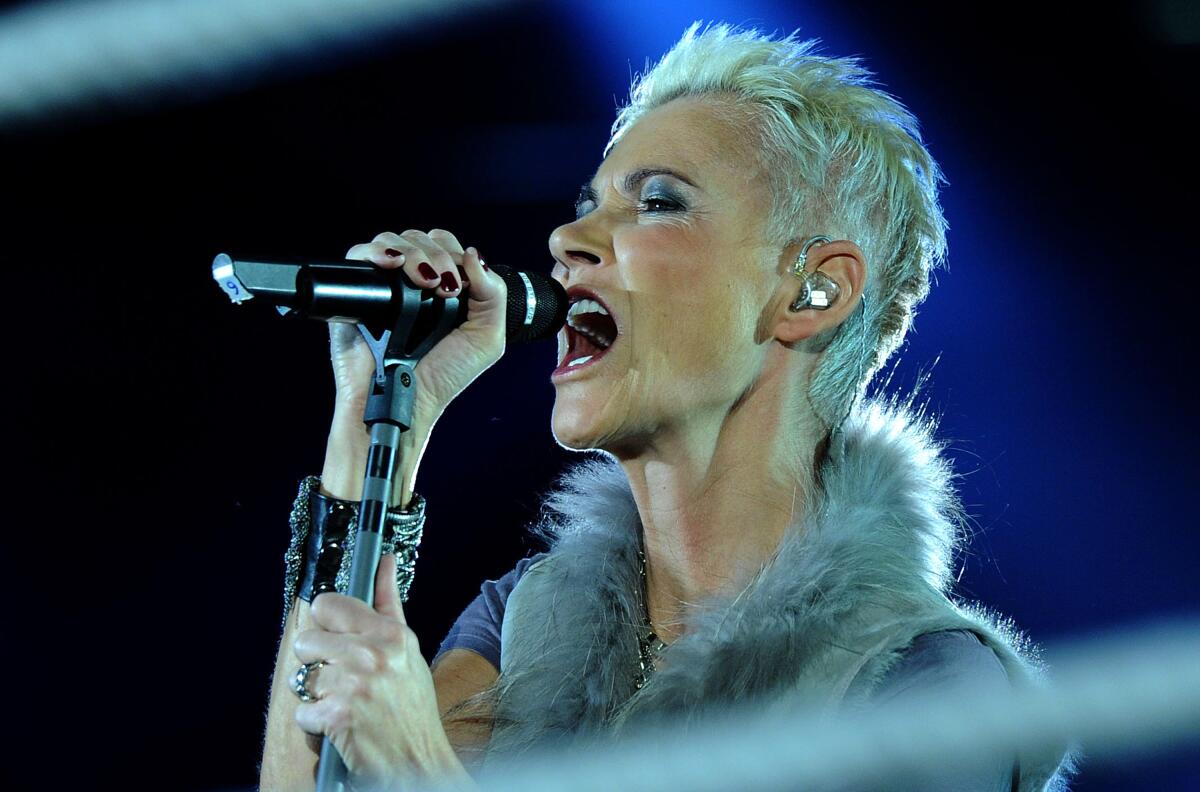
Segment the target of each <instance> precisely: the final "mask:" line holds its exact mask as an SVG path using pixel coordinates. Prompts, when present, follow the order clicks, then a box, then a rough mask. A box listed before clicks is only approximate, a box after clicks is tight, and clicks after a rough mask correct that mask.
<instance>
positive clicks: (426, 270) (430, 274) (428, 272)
mask: <svg viewBox="0 0 1200 792" xmlns="http://www.w3.org/2000/svg"><path fill="white" fill-rule="evenodd" d="M417 272H419V273H421V277H422V278H424V279H425V280H437V270H435V269H434V268H433V267H431V266H429V263H428V262H425V261H422V262H421V263H420V264H418V265H417Z"/></svg>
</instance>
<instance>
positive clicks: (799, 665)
mask: <svg viewBox="0 0 1200 792" xmlns="http://www.w3.org/2000/svg"><path fill="white" fill-rule="evenodd" d="M934 429H935V423H934V421H933V420H932V419H930V418H927V417H926V416H925V415H924V413H923V411H914V410H913V408H912V401H911V399H909V400H907V401H905V402H902V403H901V402H897V401H895V400H888V401H877V400H868V401H864V402H862V403H860V405H859V406H858V407H856V409H855V410H854V411H853V412H852V414H851V415H850V417H849V418H848V419H847V421H846V422H845V424H844V425H843V429H842V431H841V432H839V433H837V434H835V435H834V437H833V438H832V441H831V443H830V448H829V453H828V455H827V457H826V460H825V462H824V463H823V465H822V469H821V487H820V488H819V490H820V491H819V493H818V494H817V496H816V497H813V498H811V499H810V502H809V503H808V504H806V507H805V510H804V512H803V513H802V514H799V515H797V518H796V520H795V521H794V522H793V524H792V525H791V526H790V527H789V528H788V529H787V531H786V532H785V535H784V538H783V539H782V541H781V543H780V546H779V549H778V551H777V552H776V554H775V556H774V557H773V558H772V559H771V560H770V561H769V562H768V563H767V564H766V565H765V566H764V567H763V568H762V569H761V570H760V571H759V572H758V573H757V574H756V575H755V576H754V577H753V578H752V579H751V580H750V581H748V582H747V584H746V586H745V587H744V588H743V589H742V590H741V591H740V592H739V593H738V594H737V595H736V596H733V597H728V596H718V597H712V598H710V599H708V600H705V601H703V602H701V603H698V604H697V606H696V607H694V608H693V609H692V611H691V612H690V613H689V614H688V615H687V616H686V631H685V632H684V634H683V635H682V636H681V637H680V638H679V639H678V640H676V641H675V642H674V643H673V644H672V645H671V646H669V647H668V648H667V649H666V650H665V652H664V653H663V655H662V660H661V666H660V668H659V670H658V671H657V672H655V673H654V674H653V675H652V676H651V677H650V679H649V681H648V682H647V683H646V684H645V685H644V686H643V688H642V689H641V690H638V691H635V690H634V688H633V680H634V677H635V674H636V658H637V654H638V635H639V633H640V631H641V630H642V629H643V624H644V622H643V616H642V613H643V610H642V605H641V599H640V592H641V581H640V577H639V573H638V548H639V547H640V543H641V524H640V521H639V518H638V514H637V509H636V505H635V503H634V501H633V496H632V493H631V491H630V488H629V484H628V481H627V479H626V477H625V475H624V472H623V470H622V469H621V468H620V466H619V465H618V464H617V463H616V461H615V460H614V459H612V458H611V457H609V456H608V455H598V456H594V457H593V458H592V459H589V460H588V461H586V462H583V463H582V464H579V465H576V466H575V467H573V468H572V469H570V470H569V471H568V472H567V473H566V474H565V475H564V476H563V477H562V478H561V479H560V481H559V483H558V486H557V487H556V488H555V489H554V491H552V492H551V493H550V494H549V496H548V497H547V498H546V501H545V505H546V511H545V516H544V519H543V520H542V522H541V523H540V525H538V526H537V527H536V528H535V533H537V534H539V535H541V536H542V537H544V538H545V539H546V540H548V541H549V543H550V554H549V555H548V556H547V557H546V558H544V559H542V560H541V561H540V562H538V563H536V564H534V565H532V566H530V567H529V568H528V569H527V570H526V573H525V575H524V576H523V577H522V578H521V580H520V582H519V583H518V585H517V587H516V588H515V589H514V591H513V593H512V595H510V598H509V603H508V608H507V612H506V615H505V621H504V628H503V632H502V635H503V647H502V658H501V666H502V668H501V677H500V680H499V681H498V683H497V687H496V692H497V694H498V695H497V699H496V706H495V727H494V730H493V739H492V744H491V746H490V747H489V750H490V751H493V752H495V753H497V754H499V753H505V754H511V753H520V752H523V751H524V750H528V749H529V748H531V747H533V746H535V745H537V744H539V743H541V742H544V741H546V740H559V739H565V740H576V739H582V738H601V737H610V736H615V735H619V734H620V733H621V732H622V731H623V730H624V729H626V728H627V727H629V726H633V725H635V724H636V725H642V724H645V723H648V722H652V721H654V720H656V719H659V718H670V719H672V720H675V721H676V722H679V721H680V720H682V721H684V722H686V721H689V720H691V719H692V718H694V717H697V716H700V715H702V714H703V713H705V711H706V710H708V709H709V708H711V707H724V706H728V705H729V704H731V703H743V704H744V703H746V702H747V701H751V700H755V699H761V700H762V701H763V702H764V703H766V702H770V704H771V706H793V705H797V704H803V705H806V706H816V707H822V708H825V709H827V710H828V709H830V708H834V707H842V706H855V705H857V704H858V703H861V702H862V701H864V700H865V698H866V697H867V696H868V695H869V693H870V692H871V690H872V689H873V687H874V685H875V684H876V683H877V682H878V681H879V680H880V679H881V678H882V676H883V675H884V674H886V672H887V670H888V669H889V668H890V666H891V665H892V664H893V663H894V662H895V661H896V660H897V659H898V657H899V653H900V651H901V650H902V649H904V648H905V647H906V646H907V645H908V644H909V643H910V642H911V640H912V639H913V638H915V637H916V636H917V635H920V634H922V633H924V632H931V631H933V630H937V629H949V628H955V627H958V628H961V627H968V628H970V629H973V630H975V631H976V632H977V633H978V634H980V636H981V637H982V638H983V639H984V640H985V642H987V643H988V644H989V645H991V646H992V648H993V649H995V650H996V651H997V654H998V655H999V656H1000V658H1001V661H1002V662H1003V663H1004V664H1005V666H1006V668H1007V669H1008V670H1009V674H1010V677H1014V679H1015V680H1019V681H1024V680H1035V679H1036V678H1038V677H1039V676H1040V668H1039V666H1038V663H1037V660H1036V658H1035V656H1034V655H1033V654H1032V652H1031V645H1030V644H1029V643H1028V642H1026V641H1024V640H1023V639H1022V638H1021V636H1020V635H1019V634H1018V633H1016V632H1015V630H1014V629H1013V628H1012V625H1011V623H1010V622H1002V621H1000V620H998V619H996V618H994V617H992V616H991V615H990V614H988V612H986V611H984V610H982V609H979V608H970V607H966V606H962V605H959V604H956V603H954V602H953V601H952V600H951V599H950V598H949V587H950V584H951V580H952V576H951V563H952V560H953V555H954V552H955V550H956V549H957V547H958V546H959V543H960V540H961V537H962V531H961V525H962V511H961V508H960V505H959V501H958V499H957V497H956V494H955V492H954V488H953V480H954V474H953V472H952V470H951V466H950V463H949V461H948V460H947V459H945V458H944V457H942V456H941V454H940V451H941V446H940V445H939V444H938V443H936V442H935V441H934V439H933V433H934ZM1059 758H1061V755H1060V756H1059ZM1057 764H1058V762H1057V759H1055V760H1054V761H1053V762H1052V764H1049V765H1047V766H1046V768H1045V769H1044V771H1042V772H1040V775H1041V781H1042V782H1045V781H1046V780H1047V779H1048V778H1049V777H1050V775H1051V774H1052V771H1053V768H1054V767H1056V766H1057ZM1030 769H1031V770H1032V769H1033V768H1030ZM1027 778H1028V775H1027ZM1028 780H1029V781H1030V782H1031V785H1027V784H1025V783H1023V784H1022V790H1026V789H1028V790H1034V789H1039V790H1040V789H1042V788H1043V786H1042V783H1037V784H1036V785H1032V782H1035V781H1037V779H1036V778H1028Z"/></svg>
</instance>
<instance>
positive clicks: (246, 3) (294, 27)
mask: <svg viewBox="0 0 1200 792" xmlns="http://www.w3.org/2000/svg"><path fill="white" fill-rule="evenodd" d="M500 1H501V0H54V1H53V2H42V3H36V4H31V5H27V6H18V7H17V8H15V9H12V10H9V11H6V12H4V13H2V14H0V126H4V125H7V124H11V123H13V122H15V121H38V120H44V119H45V118H46V117H48V116H52V115H55V114H58V113H62V112H66V111H71V110H75V111H79V110H82V109H85V108H86V107H87V106H88V104H89V103H92V102H96V101H106V102H115V103H118V104H125V105H130V104H132V105H137V104H141V103H146V102H153V101H155V100H156V99H158V98H160V97H162V96H164V94H171V95H175V96H181V95H182V96H186V95H187V94H188V93H189V92H193V91H201V92H204V93H208V92H210V91H213V90H218V91H219V90H221V89H223V88H229V87H234V86H237V85H238V84H239V83H244V82H245V81H247V80H253V79H258V78H259V77H261V76H262V75H263V74H265V73H268V72H269V71H270V70H271V69H272V68H273V67H277V66H283V65H286V64H288V63H293V64H295V63H299V62H300V61H301V60H304V61H311V59H313V58H316V57H319V56H320V55H321V54H322V52H323V51H325V50H328V49H329V48H330V47H332V46H336V47H338V48H339V49H346V48H350V49H353V47H354V46H355V42H356V39H360V38H366V37H368V36H369V35H370V34H372V33H374V32H376V31H377V30H379V29H380V28H386V29H389V30H393V29H397V28H400V27H404V26H406V25H409V24H414V25H415V24H419V23H422V22H427V21H430V20H433V19H435V18H440V17H445V16H449V15H452V14H455V13H461V12H464V11H469V10H471V9H474V8H479V7H483V6H493V5H497V4H499V2H500Z"/></svg>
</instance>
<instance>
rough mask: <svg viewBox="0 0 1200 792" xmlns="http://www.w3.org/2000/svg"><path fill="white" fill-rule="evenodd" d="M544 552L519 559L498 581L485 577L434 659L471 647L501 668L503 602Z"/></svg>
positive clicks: (497, 668)
mask: <svg viewBox="0 0 1200 792" xmlns="http://www.w3.org/2000/svg"><path fill="white" fill-rule="evenodd" d="M545 555H546V553H538V554H537V555H534V556H530V557H528V558H522V559H521V560H520V561H518V562H517V565H516V567H515V568H514V569H513V570H512V571H511V572H508V573H506V574H505V575H504V576H503V577H501V578H500V579H499V580H485V581H484V582H483V585H482V586H481V587H480V589H479V594H478V596H476V597H475V599H474V600H472V601H471V604H470V605H468V606H467V607H466V610H464V611H463V612H462V614H461V615H460V616H459V617H458V619H457V620H456V621H455V622H454V626H452V627H451V628H450V632H449V633H448V634H447V635H446V637H445V639H443V640H442V643H441V646H439V647H438V650H437V654H435V655H434V656H433V662H435V663H436V662H437V659H438V658H439V657H441V656H442V655H443V654H445V653H446V652H448V651H450V650H451V649H470V650H471V651H473V652H476V653H477V654H480V655H482V656H483V658H484V659H485V660H487V661H488V662H490V663H491V664H492V665H493V666H495V668H496V670H497V671H499V670H500V625H501V624H503V623H504V605H505V603H506V602H508V595H509V594H511V593H512V590H513V587H514V586H516V585H517V581H518V580H520V579H521V575H523V574H525V570H526V569H528V568H529V566H530V565H531V564H533V563H534V562H536V561H539V560H540V559H541V558H542V557H543V556H545Z"/></svg>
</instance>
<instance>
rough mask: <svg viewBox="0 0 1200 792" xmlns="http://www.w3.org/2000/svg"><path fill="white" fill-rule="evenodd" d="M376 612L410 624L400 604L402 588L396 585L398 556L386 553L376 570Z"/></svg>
mask: <svg viewBox="0 0 1200 792" xmlns="http://www.w3.org/2000/svg"><path fill="white" fill-rule="evenodd" d="M375 612H376V613H378V614H380V615H381V616H388V617H390V618H393V619H395V620H396V621H398V622H400V623H401V624H408V622H407V621H406V620H405V618H404V608H403V607H402V606H401V604H400V589H399V586H397V585H396V556H395V555H393V554H392V553H384V554H383V556H381V557H380V559H379V569H377V570H376V571H375Z"/></svg>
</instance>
